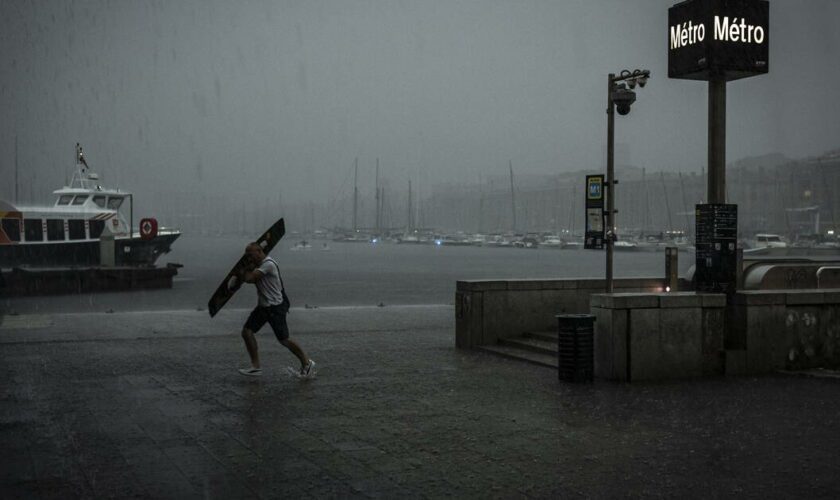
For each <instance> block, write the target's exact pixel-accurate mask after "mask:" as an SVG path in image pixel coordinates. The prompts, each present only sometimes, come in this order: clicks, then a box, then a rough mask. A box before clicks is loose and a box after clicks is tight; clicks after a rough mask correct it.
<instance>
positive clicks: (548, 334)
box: [522, 330, 559, 344]
mask: <svg viewBox="0 0 840 500" xmlns="http://www.w3.org/2000/svg"><path fill="white" fill-rule="evenodd" d="M522 336H523V337H530V338H533V339H540V340H547V341H549V342H554V343H555V344H556V343H557V337H559V334H558V333H557V330H546V331H539V332H525V333H523V334H522Z"/></svg>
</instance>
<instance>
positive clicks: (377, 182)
mask: <svg viewBox="0 0 840 500" xmlns="http://www.w3.org/2000/svg"><path fill="white" fill-rule="evenodd" d="M375 199H376V232H377V234H378V233H379V225H380V222H381V221H380V202H381V199H380V197H379V158H377V159H376V195H375Z"/></svg>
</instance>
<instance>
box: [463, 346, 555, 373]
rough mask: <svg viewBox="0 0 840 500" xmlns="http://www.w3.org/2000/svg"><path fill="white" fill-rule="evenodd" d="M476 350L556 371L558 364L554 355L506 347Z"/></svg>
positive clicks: (482, 347)
mask: <svg viewBox="0 0 840 500" xmlns="http://www.w3.org/2000/svg"><path fill="white" fill-rule="evenodd" d="M478 349H479V350H481V351H484V352H489V353H492V354H495V355H497V356H502V357H505V358H509V359H515V360H518V361H525V362H526V363H531V364H535V365H540V366H547V367H549V368H554V369H557V363H558V362H557V356H556V355H554V356H552V355H550V354H543V353H539V352H534V351H529V350H525V349H519V348H517V347H513V346H506V345H485V346H479V347H478Z"/></svg>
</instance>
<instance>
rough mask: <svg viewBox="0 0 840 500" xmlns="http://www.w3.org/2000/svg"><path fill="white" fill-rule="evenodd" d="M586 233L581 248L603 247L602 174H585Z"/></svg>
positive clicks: (598, 248)
mask: <svg viewBox="0 0 840 500" xmlns="http://www.w3.org/2000/svg"><path fill="white" fill-rule="evenodd" d="M585 227H586V233H585V235H584V242H583V248H587V249H590V250H601V249H603V248H604V176H603V174H599V175H587V176H586V226H585Z"/></svg>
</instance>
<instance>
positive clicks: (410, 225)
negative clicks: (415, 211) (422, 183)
mask: <svg viewBox="0 0 840 500" xmlns="http://www.w3.org/2000/svg"><path fill="white" fill-rule="evenodd" d="M411 215H412V214H411V179H409V180H408V230H409V231H411V230H412V229H414V228H413V227H412V226H413V225H414V224H412V222H413V221H412V220H411Z"/></svg>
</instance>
